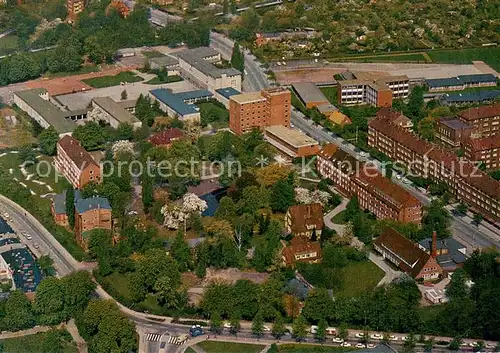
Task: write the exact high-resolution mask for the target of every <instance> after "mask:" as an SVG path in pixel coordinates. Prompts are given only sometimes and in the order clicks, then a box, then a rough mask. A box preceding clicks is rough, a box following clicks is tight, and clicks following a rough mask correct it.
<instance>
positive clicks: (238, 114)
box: [229, 88, 291, 135]
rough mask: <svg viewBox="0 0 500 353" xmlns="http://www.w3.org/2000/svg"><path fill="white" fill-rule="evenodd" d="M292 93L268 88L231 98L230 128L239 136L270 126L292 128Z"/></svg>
mask: <svg viewBox="0 0 500 353" xmlns="http://www.w3.org/2000/svg"><path fill="white" fill-rule="evenodd" d="M290 114H291V93H290V91H289V90H287V89H282V88H268V89H264V90H262V91H260V92H250V93H243V94H237V95H232V96H231V97H229V128H230V129H231V131H233V132H234V133H235V134H237V135H241V134H243V133H245V132H248V131H250V130H252V129H255V128H257V129H261V130H262V129H264V128H266V127H269V126H275V125H283V126H285V127H289V126H290Z"/></svg>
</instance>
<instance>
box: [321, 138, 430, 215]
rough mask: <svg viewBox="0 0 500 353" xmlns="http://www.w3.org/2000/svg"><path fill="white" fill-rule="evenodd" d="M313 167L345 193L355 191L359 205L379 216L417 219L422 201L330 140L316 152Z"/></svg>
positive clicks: (351, 193) (351, 194) (348, 193)
mask: <svg viewBox="0 0 500 353" xmlns="http://www.w3.org/2000/svg"><path fill="white" fill-rule="evenodd" d="M316 167H317V170H318V172H319V174H320V175H321V177H323V178H326V179H329V180H331V181H332V182H333V185H334V186H335V187H336V188H337V190H339V191H340V192H341V193H342V194H344V195H345V196H347V197H352V196H354V195H356V196H357V197H358V200H359V205H360V207H361V208H362V209H365V210H368V211H370V212H372V213H373V214H374V215H375V216H376V217H377V218H380V219H393V220H396V221H399V222H403V223H417V224H418V223H420V221H421V219H422V204H421V203H420V201H418V200H417V199H416V198H415V197H413V196H412V195H411V194H410V193H409V192H408V191H406V190H405V189H403V188H402V187H400V186H399V185H397V184H394V183H393V182H392V181H391V180H389V179H388V178H386V177H384V176H382V175H381V174H380V172H378V171H377V170H376V169H375V168H374V166H369V165H368V164H366V163H363V162H360V161H358V160H356V159H355V158H354V157H352V156H351V155H349V154H347V153H346V152H345V151H342V150H341V149H340V148H338V147H337V146H336V145H334V144H327V145H325V146H324V147H323V148H322V149H321V151H319V152H318V158H317V160H316Z"/></svg>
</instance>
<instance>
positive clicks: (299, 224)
mask: <svg viewBox="0 0 500 353" xmlns="http://www.w3.org/2000/svg"><path fill="white" fill-rule="evenodd" d="M285 230H286V231H287V233H288V234H293V235H294V236H296V237H304V238H307V239H312V240H317V239H320V238H321V232H322V230H323V206H321V204H320V203H312V204H308V205H294V206H290V208H289V209H288V211H287V212H286V214H285ZM314 238H316V239H314Z"/></svg>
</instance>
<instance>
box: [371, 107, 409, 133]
mask: <svg viewBox="0 0 500 353" xmlns="http://www.w3.org/2000/svg"><path fill="white" fill-rule="evenodd" d="M380 117H384V118H387V119H390V120H391V121H392V123H393V124H395V125H398V126H401V127H402V128H403V129H405V130H411V129H413V121H412V120H411V119H410V118H408V117H407V116H405V115H404V114H403V113H401V112H398V111H396V110H394V109H392V108H388V107H383V108H382V109H380V110H379V111H378V112H377V118H380Z"/></svg>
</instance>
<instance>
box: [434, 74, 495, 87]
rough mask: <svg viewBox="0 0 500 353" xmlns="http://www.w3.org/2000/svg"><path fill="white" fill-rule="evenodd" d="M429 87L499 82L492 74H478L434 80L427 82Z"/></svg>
mask: <svg viewBox="0 0 500 353" xmlns="http://www.w3.org/2000/svg"><path fill="white" fill-rule="evenodd" d="M425 82H426V83H427V85H428V86H429V87H431V88H432V87H453V86H462V85H464V84H468V83H478V82H482V83H485V82H497V79H496V77H495V76H494V75H492V74H478V75H460V76H456V77H447V78H433V79H427V80H426V81H425Z"/></svg>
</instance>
